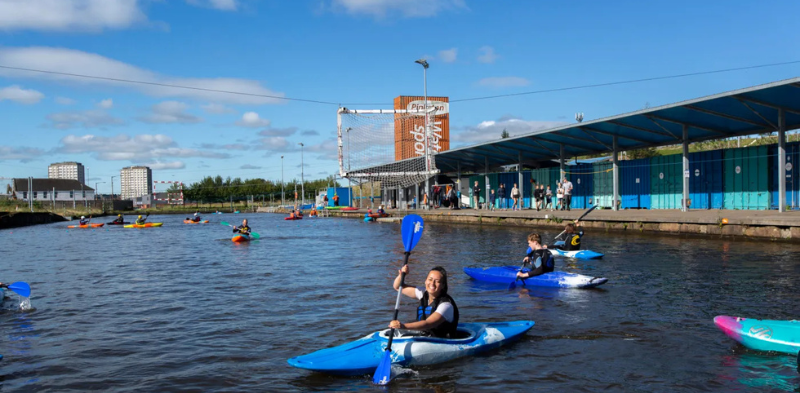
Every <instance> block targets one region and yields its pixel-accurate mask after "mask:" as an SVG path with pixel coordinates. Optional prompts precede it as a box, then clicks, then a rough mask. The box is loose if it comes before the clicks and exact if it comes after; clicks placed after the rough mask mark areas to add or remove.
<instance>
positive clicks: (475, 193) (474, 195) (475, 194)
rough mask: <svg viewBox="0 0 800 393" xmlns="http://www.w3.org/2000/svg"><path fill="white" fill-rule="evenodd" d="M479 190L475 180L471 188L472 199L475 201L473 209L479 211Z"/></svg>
mask: <svg viewBox="0 0 800 393" xmlns="http://www.w3.org/2000/svg"><path fill="white" fill-rule="evenodd" d="M481 191H482V190H481V188H480V187H478V181H477V180H475V186H473V187H472V198H474V199H475V209H480V208H481V206H480V204H479V202H480V197H481Z"/></svg>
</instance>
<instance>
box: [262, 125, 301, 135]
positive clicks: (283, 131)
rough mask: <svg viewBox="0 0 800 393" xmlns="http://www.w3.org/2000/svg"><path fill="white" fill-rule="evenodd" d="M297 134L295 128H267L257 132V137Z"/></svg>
mask: <svg viewBox="0 0 800 393" xmlns="http://www.w3.org/2000/svg"><path fill="white" fill-rule="evenodd" d="M296 132H297V127H287V128H272V127H270V128H267V129H266V130H262V131H259V133H258V135H263V136H291V135H294V134H295V133H296Z"/></svg>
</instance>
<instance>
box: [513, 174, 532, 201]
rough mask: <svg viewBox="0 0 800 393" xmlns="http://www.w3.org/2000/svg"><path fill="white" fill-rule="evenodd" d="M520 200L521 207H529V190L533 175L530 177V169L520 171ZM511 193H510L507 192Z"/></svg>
mask: <svg viewBox="0 0 800 393" xmlns="http://www.w3.org/2000/svg"><path fill="white" fill-rule="evenodd" d="M520 187H522V189H521V191H522V201H521V205H522V207H523V208H530V207H531V200H532V199H533V198H531V195H532V194H531V191H532V190H533V177H531V171H523V172H522V184H520ZM509 195H511V194H509Z"/></svg>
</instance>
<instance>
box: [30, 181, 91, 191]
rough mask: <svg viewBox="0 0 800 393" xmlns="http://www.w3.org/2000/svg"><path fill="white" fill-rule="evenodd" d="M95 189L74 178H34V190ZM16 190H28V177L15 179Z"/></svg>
mask: <svg viewBox="0 0 800 393" xmlns="http://www.w3.org/2000/svg"><path fill="white" fill-rule="evenodd" d="M53 189H55V190H56V191H71V190H84V191H94V188H91V187H89V186H86V185H84V184H81V182H79V181H77V180H72V179H33V191H53ZM14 191H16V192H25V191H30V190H28V179H14Z"/></svg>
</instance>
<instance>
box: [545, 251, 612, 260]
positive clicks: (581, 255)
mask: <svg viewBox="0 0 800 393" xmlns="http://www.w3.org/2000/svg"><path fill="white" fill-rule="evenodd" d="M548 250H550V253H552V254H553V255H555V256H560V257H567V258H576V259H599V258H602V257H603V255H605V254H601V253H599V252H594V251H592V250H574V251H564V250H559V249H557V248H548Z"/></svg>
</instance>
